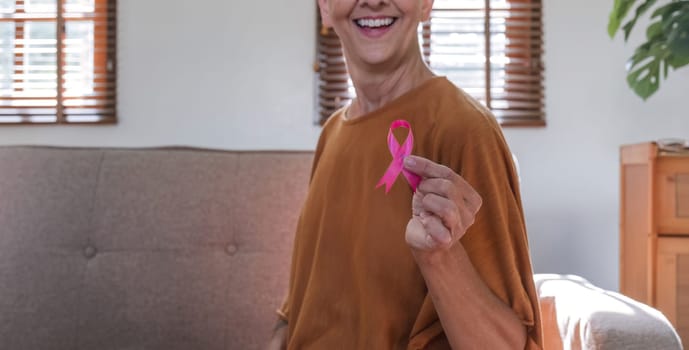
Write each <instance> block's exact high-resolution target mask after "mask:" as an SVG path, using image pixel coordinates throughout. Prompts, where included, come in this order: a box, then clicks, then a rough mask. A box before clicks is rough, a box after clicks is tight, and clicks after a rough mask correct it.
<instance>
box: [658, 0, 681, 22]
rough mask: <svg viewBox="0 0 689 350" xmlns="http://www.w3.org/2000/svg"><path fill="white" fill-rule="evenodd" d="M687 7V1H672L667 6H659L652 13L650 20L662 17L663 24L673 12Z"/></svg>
mask: <svg viewBox="0 0 689 350" xmlns="http://www.w3.org/2000/svg"><path fill="white" fill-rule="evenodd" d="M686 5H687V1H673V2H671V3H669V4H667V5H664V6H661V7H659V8H657V9H656V10H655V11H653V14H652V15H651V18H656V17H658V16H662V19H663V22H665V21H666V20H667V19H668V18H669V17H670V16H671V15H672V13H674V12H675V11H677V10H679V9H680V8H682V7H684V6H686Z"/></svg>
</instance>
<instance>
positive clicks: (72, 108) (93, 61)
mask: <svg viewBox="0 0 689 350" xmlns="http://www.w3.org/2000/svg"><path fill="white" fill-rule="evenodd" d="M115 15H116V0H0V125H2V124H75V123H89V124H90V123H114V122H115V120H116V114H115V98H116V55H115V49H116V37H115V35H116V21H115Z"/></svg>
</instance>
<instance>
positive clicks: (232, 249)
mask: <svg viewBox="0 0 689 350" xmlns="http://www.w3.org/2000/svg"><path fill="white" fill-rule="evenodd" d="M225 250H226V251H227V254H230V255H235V253H237V246H236V245H234V244H228V245H227V247H226V248H225Z"/></svg>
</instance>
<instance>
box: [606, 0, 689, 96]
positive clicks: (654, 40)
mask: <svg viewBox="0 0 689 350" xmlns="http://www.w3.org/2000/svg"><path fill="white" fill-rule="evenodd" d="M657 3H658V1H657V0H615V4H614V7H613V9H612V12H611V13H610V20H609V22H608V34H609V35H610V37H611V38H614V37H615V34H616V33H617V32H618V31H621V32H624V40H625V42H626V41H628V39H629V34H630V33H631V32H632V29H634V26H636V24H637V21H638V20H639V18H641V16H643V15H644V14H645V13H647V12H649V11H650V10H653V12H651V21H650V24H649V25H648V27H647V28H646V42H645V43H643V44H642V45H641V46H639V47H638V48H637V49H636V51H635V52H634V55H633V56H632V57H631V58H630V59H629V62H628V64H627V83H628V84H629V86H630V87H631V88H632V89H633V90H634V92H635V93H636V94H637V95H639V96H640V97H641V98H643V99H644V100H646V99H647V98H649V97H650V96H651V95H653V94H654V93H655V92H656V91H657V90H658V88H659V87H660V80H661V75H662V77H663V79H665V78H667V75H668V71H669V70H670V68H672V69H673V70H675V69H678V68H680V67H683V66H686V65H687V64H689V0H670V1H665V2H661V4H657ZM632 10H634V12H632ZM625 20H626V23H625V24H624V25H623V24H622V23H623V22H624V21H625Z"/></svg>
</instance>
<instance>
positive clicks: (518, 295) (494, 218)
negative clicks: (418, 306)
mask: <svg viewBox="0 0 689 350" xmlns="http://www.w3.org/2000/svg"><path fill="white" fill-rule="evenodd" d="M486 118H491V120H490V121H489V122H487V123H476V124H477V125H478V126H475V127H473V128H472V129H471V130H470V131H466V130H465V131H464V132H462V133H459V134H458V133H455V134H454V135H455V136H454V138H452V137H451V136H449V135H447V136H446V135H442V136H441V139H449V140H451V141H449V143H450V145H448V146H446V147H445V152H444V153H443V154H441V155H440V157H439V158H440V159H439V160H438V161H439V162H440V163H442V164H445V165H447V166H449V167H451V168H452V169H453V170H454V171H455V172H457V173H458V174H460V175H461V176H462V177H463V178H464V179H465V180H466V181H467V182H468V183H469V184H470V185H471V186H472V187H474V189H475V190H476V191H477V192H478V193H479V194H480V195H481V198H482V199H483V204H482V206H481V209H480V210H479V212H478V214H477V216H476V220H475V222H474V224H473V225H472V226H471V227H470V228H469V229H468V230H467V232H466V233H465V235H464V236H463V237H462V239H461V244H462V246H463V247H464V249H465V250H466V252H467V254H468V255H469V258H470V259H471V261H472V263H473V265H474V267H475V268H476V270H477V272H478V273H479V275H480V276H481V278H482V279H483V281H484V283H486V285H487V286H488V288H489V289H490V290H491V291H492V292H493V293H494V294H495V295H496V296H497V297H498V298H500V299H501V300H502V301H503V302H505V303H506V304H507V305H509V306H510V307H511V308H512V309H513V310H514V312H515V313H516V314H517V316H518V317H519V319H521V321H522V323H523V324H524V325H525V326H526V328H527V337H528V339H527V344H526V347H525V349H528V350H536V349H541V348H542V346H541V344H542V339H541V337H542V335H541V327H540V312H539V306H538V298H537V294H536V289H535V286H534V282H533V272H532V267H531V260H530V256H529V247H528V240H527V236H526V227H525V224H524V218H523V212H522V205H521V199H520V195H519V180H518V176H517V173H516V169H515V167H514V163H513V160H512V154H511V152H510V151H509V148H508V147H507V144H506V143H505V141H504V138H503V136H502V133H501V131H500V129H499V127H498V126H497V123H494V122H492V117H490V116H486ZM448 132H452V130H449V131H448ZM458 135H461V136H462V137H459V138H461V140H459V141H458ZM426 299H427V303H426V304H429V305H428V306H427V305H424V307H423V308H422V310H421V312H420V314H419V317H418V318H417V324H416V326H419V325H422V324H425V325H427V326H426V327H424V328H418V329H416V332H413V333H412V338H411V340H410V344H409V349H436V348H438V349H442V348H443V345H442V344H443V342H442V341H438V340H437V339H438V338H439V337H440V338H445V337H444V334H443V332H442V328H441V325H440V321H439V320H438V318H437V313H436V311H435V309H434V308H433V307H432V303H430V297H429V296H427V297H426ZM416 326H415V328H417V327H416ZM448 349H449V347H448Z"/></svg>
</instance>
